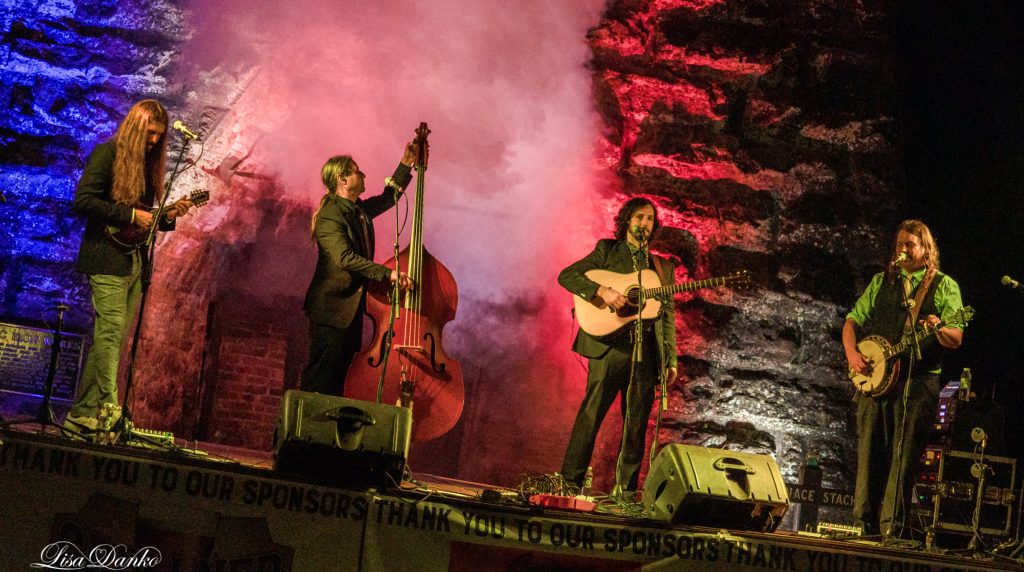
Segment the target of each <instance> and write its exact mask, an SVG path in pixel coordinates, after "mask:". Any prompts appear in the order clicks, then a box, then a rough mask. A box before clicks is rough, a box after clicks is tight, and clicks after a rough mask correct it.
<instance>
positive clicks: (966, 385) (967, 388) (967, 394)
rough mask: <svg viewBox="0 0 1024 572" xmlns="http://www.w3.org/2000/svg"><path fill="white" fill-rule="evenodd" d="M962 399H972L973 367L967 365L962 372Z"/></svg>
mask: <svg viewBox="0 0 1024 572" xmlns="http://www.w3.org/2000/svg"><path fill="white" fill-rule="evenodd" d="M960 399H961V400H962V401H970V399H971V368H969V367H965V368H964V371H963V373H961V374H960Z"/></svg>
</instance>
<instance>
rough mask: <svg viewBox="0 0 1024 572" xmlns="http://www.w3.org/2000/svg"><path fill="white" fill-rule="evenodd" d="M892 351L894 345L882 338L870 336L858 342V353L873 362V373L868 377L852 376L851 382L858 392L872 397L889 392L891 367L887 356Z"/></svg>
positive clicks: (854, 374) (852, 374)
mask: <svg viewBox="0 0 1024 572" xmlns="http://www.w3.org/2000/svg"><path fill="white" fill-rule="evenodd" d="M891 350H892V344H890V343H889V341H888V340H886V339H885V338H883V337H881V336H868V337H866V338H864V339H863V340H861V341H859V342H857V351H859V352H860V353H861V355H863V356H864V357H865V358H866V359H867V360H868V361H870V362H871V371H870V372H869V373H868V375H864V374H861V373H852V372H851V374H850V381H852V382H853V387H854V389H856V390H857V391H859V392H861V393H863V394H866V395H870V396H875V395H882V394H884V393H886V392H887V391H888V389H889V388H888V379H889V377H890V376H889V375H888V374H889V366H888V361H887V359H886V358H887V356H888V355H889V353H890V352H891Z"/></svg>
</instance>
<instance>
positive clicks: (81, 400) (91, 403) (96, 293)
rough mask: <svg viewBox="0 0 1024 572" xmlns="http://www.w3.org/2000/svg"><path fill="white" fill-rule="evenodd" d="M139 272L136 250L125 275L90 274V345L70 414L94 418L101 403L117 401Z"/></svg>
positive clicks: (139, 291) (138, 291)
mask: <svg viewBox="0 0 1024 572" xmlns="http://www.w3.org/2000/svg"><path fill="white" fill-rule="evenodd" d="M141 274H142V263H141V260H140V256H139V254H138V252H136V253H135V255H134V256H133V258H132V271H131V274H129V275H128V276H112V275H109V274H90V275H89V286H90V287H91V288H92V308H93V313H94V317H95V322H94V323H93V330H92V347H91V348H89V355H88V357H86V358H85V367H84V368H83V369H82V379H81V381H80V382H79V383H78V391H77V392H76V393H75V402H74V404H73V405H72V406H71V414H72V415H77V416H80V417H96V415H97V413H98V412H99V409H100V408H101V407H102V406H103V404H104V403H114V404H116V403H117V372H118V368H119V366H120V363H121V347H122V346H123V345H124V338H125V336H126V335H127V333H128V331H129V330H130V329H131V325H132V318H134V317H135V312H136V311H137V310H138V307H139V297H140V296H141V295H142V281H141V280H140V277H141Z"/></svg>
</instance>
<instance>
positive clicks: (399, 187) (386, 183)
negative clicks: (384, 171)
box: [384, 177, 405, 193]
mask: <svg viewBox="0 0 1024 572" xmlns="http://www.w3.org/2000/svg"><path fill="white" fill-rule="evenodd" d="M384 186H385V187H391V188H392V189H394V190H395V192H396V193H404V192H405V189H403V188H402V185H399V184H398V182H396V181H395V180H394V179H392V178H391V177H388V178H386V179H384Z"/></svg>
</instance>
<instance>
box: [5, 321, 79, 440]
mask: <svg viewBox="0 0 1024 572" xmlns="http://www.w3.org/2000/svg"><path fill="white" fill-rule="evenodd" d="M53 309H55V310H57V325H56V327H54V329H53V343H52V344H51V345H50V368H49V370H47V372H46V385H45V387H44V389H43V402H42V404H40V405H39V411H37V412H36V415H35V417H33V418H31V419H13V420H11V421H5V422H3V423H0V427H3V428H7V427H10V426H12V425H22V424H25V423H38V424H39V433H44V434H45V433H46V428H47V427H56V428H57V429H60V430H61V431H62V432H63V433H65V434H68V435H71V436H73V437H77V438H79V439H83V440H85V439H86V437H85V435H83V434H81V433H79V432H78V431H75V430H74V429H68V428H67V427H65V426H63V425H61V424H59V423H57V420H56V418H55V417H54V415H53V406H52V405H51V402H52V400H53V380H54V378H55V377H57V361H58V360H59V358H60V342H61V333H62V329H63V327H64V312H65V311H66V310H67V309H68V307H67V306H66V305H64V304H57V305H56V306H54V307H53Z"/></svg>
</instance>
